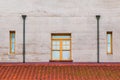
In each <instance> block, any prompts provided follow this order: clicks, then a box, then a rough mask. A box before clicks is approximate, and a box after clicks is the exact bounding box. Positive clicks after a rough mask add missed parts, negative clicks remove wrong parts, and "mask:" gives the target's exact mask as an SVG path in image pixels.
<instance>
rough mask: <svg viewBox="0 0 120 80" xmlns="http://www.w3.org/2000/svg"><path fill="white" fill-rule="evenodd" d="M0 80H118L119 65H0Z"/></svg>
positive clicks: (119, 75)
mask: <svg viewBox="0 0 120 80" xmlns="http://www.w3.org/2000/svg"><path fill="white" fill-rule="evenodd" d="M0 80H120V64H80V63H72V64H71V63H68V64H64V63H63V64H62V63H60V64H57V63H55V64H54V63H45V64H42V63H33V64H30V63H29V64H27V63H25V64H22V63H21V64H19V63H17V64H9V63H8V64H4V63H2V64H0Z"/></svg>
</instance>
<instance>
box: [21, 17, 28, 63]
mask: <svg viewBox="0 0 120 80" xmlns="http://www.w3.org/2000/svg"><path fill="white" fill-rule="evenodd" d="M26 17H27V16H26V15H22V18H23V63H25V20H26Z"/></svg>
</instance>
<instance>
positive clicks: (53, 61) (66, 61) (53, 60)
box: [49, 60, 73, 62]
mask: <svg viewBox="0 0 120 80" xmlns="http://www.w3.org/2000/svg"><path fill="white" fill-rule="evenodd" d="M49 62H73V60H49Z"/></svg>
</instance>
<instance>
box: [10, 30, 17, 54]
mask: <svg viewBox="0 0 120 80" xmlns="http://www.w3.org/2000/svg"><path fill="white" fill-rule="evenodd" d="M12 34H14V52H12ZM9 35H10V37H9V39H10V54H15V50H16V49H15V46H16V39H15V38H16V32H15V31H9Z"/></svg>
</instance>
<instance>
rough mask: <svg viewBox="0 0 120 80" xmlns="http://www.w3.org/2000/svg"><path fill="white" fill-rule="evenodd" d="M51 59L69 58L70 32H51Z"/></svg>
mask: <svg viewBox="0 0 120 80" xmlns="http://www.w3.org/2000/svg"><path fill="white" fill-rule="evenodd" d="M51 56H52V60H71V34H52V55H51Z"/></svg>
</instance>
